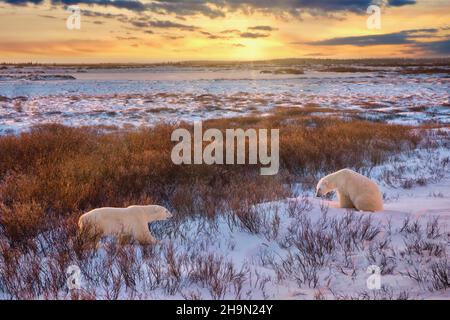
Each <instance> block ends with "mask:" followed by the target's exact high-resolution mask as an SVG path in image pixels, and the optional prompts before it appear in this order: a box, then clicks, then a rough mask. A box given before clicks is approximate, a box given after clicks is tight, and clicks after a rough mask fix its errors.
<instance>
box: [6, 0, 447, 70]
mask: <svg viewBox="0 0 450 320" xmlns="http://www.w3.org/2000/svg"><path fill="white" fill-rule="evenodd" d="M371 5H376V6H377V7H375V10H376V9H377V8H379V10H380V14H379V20H377V14H376V11H373V10H369V11H368V8H369V6H371ZM73 6H76V7H78V8H79V21H80V28H79V29H78V28H77V27H76V26H75V28H68V27H67V20H68V19H69V21H70V22H72V23H71V24H69V25H70V26H71V27H73V26H74V24H73V22H76V21H77V20H76V19H77V13H76V10H77V9H76V8H75V9H74V8H73ZM71 10H75V11H71ZM73 12H75V16H74V15H73ZM71 17H72V18H75V19H71ZM368 19H369V21H370V22H372V24H369V26H368V24H367V21H368ZM377 21H379V22H380V24H379V28H377V27H376V24H375V25H374V24H373V22H377ZM448 56H450V0H341V1H338V0H281V1H275V0H183V1H182V0H115V1H114V0H81V1H77V0H0V61H1V62H42V63H99V62H102V63H103V62H105V63H106V62H120V63H132V62H136V63H145V62H172V61H186V60H265V59H281V58H340V59H344V58H386V57H388V58H396V57H405V58H417V57H448Z"/></svg>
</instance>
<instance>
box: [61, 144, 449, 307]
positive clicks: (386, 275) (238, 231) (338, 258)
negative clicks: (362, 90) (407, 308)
mask: <svg viewBox="0 0 450 320" xmlns="http://www.w3.org/2000/svg"><path fill="white" fill-rule="evenodd" d="M418 153H419V154H421V156H418ZM429 157H432V158H433V159H435V161H434V162H433V161H432V162H430V160H429ZM449 157H450V151H449V150H448V149H446V148H438V149H434V150H432V151H430V150H419V151H416V152H415V153H412V154H409V155H407V156H404V157H400V158H398V157H393V158H392V159H391V160H390V161H388V162H387V163H386V164H384V165H381V166H379V167H376V168H373V170H371V173H370V174H369V175H370V176H371V177H372V178H373V179H375V180H377V181H378V183H379V184H380V185H381V187H382V191H383V193H384V197H385V210H384V211H383V212H378V213H364V212H355V211H351V210H346V209H341V208H338V207H337V203H336V202H335V201H334V200H329V201H328V200H322V199H317V198H315V197H313V196H312V193H313V190H307V189H305V190H301V194H300V195H299V196H298V197H295V198H289V199H285V200H281V201H276V202H271V203H261V204H259V205H257V206H252V207H251V208H248V213H249V214H251V213H254V219H253V220H251V221H253V222H254V223H256V224H255V225H257V226H256V227H255V228H254V230H253V231H250V229H249V228H248V227H246V226H245V225H244V224H240V223H239V222H236V221H232V219H231V218H230V216H229V215H227V213H226V212H225V213H224V214H223V215H221V216H220V217H219V218H217V219H216V220H214V221H211V220H205V219H204V218H200V217H198V218H193V219H188V220H185V221H183V222H181V223H174V222H170V221H169V222H158V223H154V225H152V226H151V230H152V232H153V233H154V234H155V235H156V236H157V237H158V238H159V239H161V243H160V244H159V245H157V246H155V247H153V248H151V249H149V248H147V249H142V248H135V247H132V246H130V247H128V250H130V251H126V252H128V253H129V254H130V256H126V255H125V256H126V259H127V262H126V264H128V267H127V268H129V269H130V271H129V272H131V273H132V275H133V276H132V278H133V279H135V280H134V281H136V283H135V284H134V285H131V286H130V287H127V286H126V285H124V284H123V283H122V284H121V285H118V286H117V287H114V286H113V285H112V284H106V283H103V282H102V280H99V279H101V277H99V274H101V272H104V268H105V267H104V266H103V264H104V265H107V266H108V268H109V269H108V270H109V272H111V275H114V274H115V275H116V276H117V277H118V278H120V276H119V275H120V274H121V272H123V271H120V270H121V268H123V265H121V262H120V261H119V262H117V261H116V260H112V261H110V260H108V261H109V262H105V260H107V259H106V258H105V253H106V252H107V251H108V252H109V254H111V248H110V247H108V245H107V244H104V247H103V248H102V249H100V250H99V251H97V253H96V256H95V257H93V258H92V259H90V260H89V262H88V263H86V264H84V265H83V266H81V269H82V275H84V280H83V281H84V282H83V290H84V291H83V292H91V293H93V292H95V295H96V296H97V298H111V297H118V298H123V299H128V298H133V299H139V298H145V299H148V298H152V299H179V298H186V299H201V298H203V299H211V298H212V299H223V298H228V299H450V290H449V289H448V288H449V287H448V285H449V283H448V280H449V279H448V274H449V267H450V260H449V254H450V174H449V172H450V171H449V168H450V162H449V159H450V158H449ZM408 159H409V160H413V161H411V165H410V166H408V163H409V162H408ZM401 165H406V166H408V167H409V169H404V170H403V171H401V172H400V173H399V174H398V175H397V176H396V179H397V180H396V181H399V182H400V183H403V182H404V181H405V179H408V176H409V175H410V174H411V173H413V172H416V174H417V173H418V171H419V170H421V168H423V177H424V178H426V179H428V180H426V185H422V186H420V185H418V184H414V183H411V185H410V186H408V189H404V188H402V187H396V186H394V183H393V181H394V178H393V177H392V176H390V175H389V173H387V172H391V171H396V172H397V173H398V170H399V169H398V168H399V166H401ZM386 177H389V178H386ZM402 181H403V182H402ZM422 184H424V183H422ZM230 219H231V220H230ZM255 230H256V231H255ZM113 248H114V247H113ZM114 250H117V249H113V250H112V251H113V252H114ZM122 255H123V253H122ZM113 256H114V257H117V256H119V257H120V256H121V254H115V255H113ZM130 257H134V258H133V259H131V258H130ZM113 259H116V258H113ZM130 261H131V263H130ZM99 266H100V267H99ZM102 266H103V267H102ZM369 267H371V268H379V270H380V272H381V275H380V285H381V286H380V287H379V289H377V288H376V289H373V288H369V287H368V285H367V279H368V278H369V277H370V276H372V274H370V273H368V268H369ZM99 270H101V271H99ZM99 272H100V273H99ZM89 279H91V280H89ZM94 279H95V280H94ZM64 296H65V294H64V293H62V297H64ZM66 297H67V296H66Z"/></svg>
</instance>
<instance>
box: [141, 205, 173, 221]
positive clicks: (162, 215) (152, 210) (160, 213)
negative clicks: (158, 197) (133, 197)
mask: <svg viewBox="0 0 450 320" xmlns="http://www.w3.org/2000/svg"><path fill="white" fill-rule="evenodd" d="M145 208H146V212H147V213H148V214H149V215H150V216H151V217H152V219H154V220H167V219H170V218H172V217H173V214H172V213H171V212H170V211H169V210H167V209H166V208H164V207H162V206H157V205H148V206H145Z"/></svg>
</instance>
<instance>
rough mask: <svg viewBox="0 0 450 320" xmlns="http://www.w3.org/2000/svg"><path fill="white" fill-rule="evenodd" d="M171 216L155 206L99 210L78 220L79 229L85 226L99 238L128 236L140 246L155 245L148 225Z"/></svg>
mask: <svg viewBox="0 0 450 320" xmlns="http://www.w3.org/2000/svg"><path fill="white" fill-rule="evenodd" d="M171 217H172V214H171V213H170V212H169V211H168V210H167V209H166V208H164V207H161V206H157V205H148V206H130V207H128V208H99V209H94V210H92V211H89V212H87V213H85V214H83V215H82V216H81V217H80V219H79V220H78V226H79V227H80V229H84V228H86V227H87V226H89V227H90V228H92V229H93V230H94V232H95V233H97V234H99V235H101V236H109V235H112V236H121V237H123V236H129V237H131V238H132V239H134V240H136V241H138V242H139V243H141V244H152V243H156V242H157V240H156V239H155V238H154V237H153V235H152V234H151V233H150V231H149V229H148V224H149V223H150V222H153V221H157V220H166V219H168V218H171Z"/></svg>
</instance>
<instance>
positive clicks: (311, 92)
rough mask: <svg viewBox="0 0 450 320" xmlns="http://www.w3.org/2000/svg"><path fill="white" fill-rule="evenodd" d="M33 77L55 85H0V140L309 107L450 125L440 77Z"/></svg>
mask: <svg viewBox="0 0 450 320" xmlns="http://www.w3.org/2000/svg"><path fill="white" fill-rule="evenodd" d="M50 71H51V72H50ZM7 72H8V73H14V72H19V71H17V70H16V71H14V70H9V69H8V70H7ZM20 72H22V73H25V74H26V71H20ZM45 72H47V73H50V74H44V73H45ZM22 73H19V76H21V77H23V76H24V75H23V74H22ZM34 73H35V75H33V77H34V78H36V79H42V78H45V77H49V78H52V77H53V78H55V79H54V80H47V81H44V80H33V81H31V80H8V81H0V96H3V97H7V98H8V99H7V101H2V102H1V100H0V120H1V123H0V134H2V132H3V133H8V132H20V131H24V130H27V129H28V128H29V127H30V125H32V124H38V123H45V122H60V123H64V124H67V125H72V126H82V125H108V126H109V125H116V126H118V127H127V126H130V125H131V126H139V125H152V124H154V123H156V122H158V121H171V120H172V119H174V118H176V119H177V120H179V121H181V120H184V121H192V120H196V119H210V118H215V117H232V116H239V115H245V114H250V113H252V112H254V111H258V112H266V111H268V110H271V109H272V108H274V107H285V106H289V107H302V106H304V105H307V104H309V103H312V104H317V105H319V106H321V107H324V108H332V109H335V110H336V111H342V110H344V111H348V110H353V111H357V112H359V113H360V114H361V116H363V117H367V118H375V119H382V120H383V119H384V120H385V121H388V122H393V123H405V124H417V123H421V122H425V121H428V122H429V121H434V122H438V123H444V124H448V123H450V116H449V114H450V105H449V92H450V79H449V78H446V77H445V76H443V75H426V76H423V75H400V74H389V75H387V76H386V75H384V76H382V75H381V74H378V73H361V74H359V73H358V74H353V73H350V74H339V73H329V72H314V71H307V72H306V73H305V74H304V75H295V76H293V75H273V74H260V73H259V72H256V71H255V70H216V71H211V70H191V69H187V70H186V69H180V70H178V69H176V68H175V69H174V68H166V69H157V70H148V69H137V70H132V71H121V70H114V69H113V70H108V71H102V70H100V71H99V70H88V71H86V72H83V73H71V74H68V73H67V71H66V72H64V71H63V70H59V69H56V70H39V72H38V71H36V70H35V71H34ZM0 76H1V73H0ZM57 76H60V77H65V76H74V77H75V78H76V80H58V77H57ZM4 77H6V75H4ZM204 95H207V96H204ZM4 100H5V99H4ZM327 114H330V113H322V115H324V116H326V115H327Z"/></svg>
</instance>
